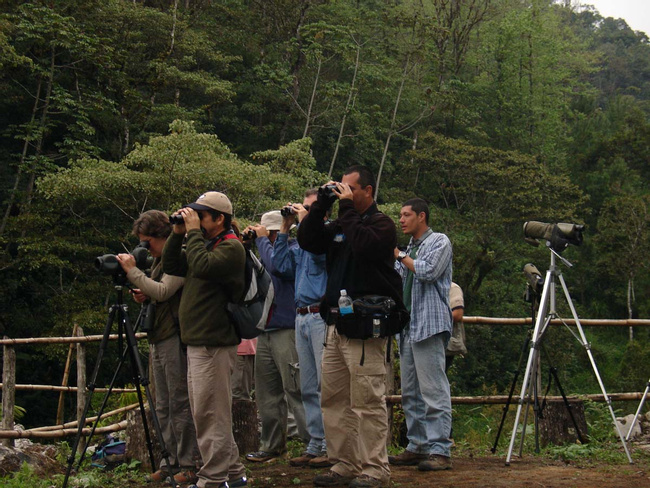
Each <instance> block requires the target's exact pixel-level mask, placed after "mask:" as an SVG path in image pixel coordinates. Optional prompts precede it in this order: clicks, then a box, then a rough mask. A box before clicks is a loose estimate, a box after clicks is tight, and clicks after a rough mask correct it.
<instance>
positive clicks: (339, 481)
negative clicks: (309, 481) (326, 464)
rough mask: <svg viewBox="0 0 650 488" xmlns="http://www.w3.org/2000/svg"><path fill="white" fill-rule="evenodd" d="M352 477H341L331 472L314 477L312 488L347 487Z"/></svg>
mask: <svg viewBox="0 0 650 488" xmlns="http://www.w3.org/2000/svg"><path fill="white" fill-rule="evenodd" d="M353 479H354V476H342V475H340V474H338V473H336V472H334V471H332V470H330V471H328V472H327V473H325V474H319V475H318V476H316V477H314V486H348V485H349V484H350V482H351V481H352V480H353Z"/></svg>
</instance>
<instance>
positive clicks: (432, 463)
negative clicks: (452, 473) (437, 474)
mask: <svg viewBox="0 0 650 488" xmlns="http://www.w3.org/2000/svg"><path fill="white" fill-rule="evenodd" d="M444 469H451V458H450V457H447V456H441V455H440V454H429V458H428V459H427V460H426V461H422V462H421V463H420V464H418V470H419V471H442V470H444Z"/></svg>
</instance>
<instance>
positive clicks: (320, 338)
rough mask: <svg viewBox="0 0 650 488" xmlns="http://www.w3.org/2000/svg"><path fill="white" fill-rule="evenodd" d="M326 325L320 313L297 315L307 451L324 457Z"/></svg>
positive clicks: (297, 339) (297, 337)
mask: <svg viewBox="0 0 650 488" xmlns="http://www.w3.org/2000/svg"><path fill="white" fill-rule="evenodd" d="M325 331H326V325H325V322H324V321H323V319H322V318H321V316H320V315H319V314H317V313H308V314H305V315H300V314H298V315H296V351H298V362H299V364H300V392H301V395H302V404H303V406H304V407H305V422H306V424H307V433H308V434H309V444H308V445H307V449H306V452H308V453H309V454H313V455H314V456H320V455H321V454H322V453H323V452H324V451H326V450H327V448H326V447H325V429H324V428H323V412H322V410H321V405H320V385H321V363H322V360H323V343H324V342H325Z"/></svg>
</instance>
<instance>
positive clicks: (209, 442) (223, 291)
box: [163, 191, 247, 488]
mask: <svg viewBox="0 0 650 488" xmlns="http://www.w3.org/2000/svg"><path fill="white" fill-rule="evenodd" d="M174 216H180V217H182V219H183V223H181V224H175V225H174V227H173V232H172V234H171V236H170V237H169V239H167V243H166V244H165V247H164V249H163V267H164V272H165V273H167V274H170V275H176V276H184V277H185V288H184V291H183V296H182V298H181V303H180V307H179V319H180V329H181V340H182V341H183V343H184V344H186V345H187V384H188V391H189V396H190V407H191V410H192V417H193V419H194V425H195V427H196V433H197V440H198V444H199V450H200V451H201V457H202V458H203V466H202V467H201V469H200V470H199V471H198V473H197V475H196V477H195V482H196V484H194V485H190V486H189V488H213V487H226V488H227V487H228V486H231V487H232V486H246V485H247V481H246V476H245V470H244V466H243V465H242V463H241V462H240V460H239V451H238V449H237V444H235V440H234V439H233V435H232V412H231V402H232V390H231V384H230V376H231V373H232V370H233V367H234V364H235V359H236V355H237V344H239V337H238V335H237V333H236V332H235V327H234V325H233V324H232V323H231V321H230V318H229V315H228V314H227V313H226V305H227V304H228V302H229V301H233V300H237V299H239V298H240V297H241V296H242V295H243V293H244V265H245V261H246V254H245V251H244V247H243V246H242V244H241V242H239V240H238V239H237V237H236V236H235V234H234V232H233V231H232V229H231V222H232V204H231V203H230V200H229V199H228V197H227V196H226V195H224V194H223V193H219V192H213V191H211V192H207V193H204V194H203V195H201V196H200V197H199V198H198V199H197V200H196V202H194V203H191V204H189V205H188V206H186V207H183V208H181V209H179V210H178V211H177V212H176V213H175V214H174ZM186 234H187V240H186V249H183V240H184V238H185V235H186Z"/></svg>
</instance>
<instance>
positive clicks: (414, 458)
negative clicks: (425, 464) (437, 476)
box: [388, 451, 429, 466]
mask: <svg viewBox="0 0 650 488" xmlns="http://www.w3.org/2000/svg"><path fill="white" fill-rule="evenodd" d="M428 457H429V456H428V455H426V454H418V453H417V452H411V451H404V452H403V453H402V454H398V455H397V456H388V463H389V464H393V465H395V466H415V465H416V464H419V463H420V462H421V461H426V459H427V458H428Z"/></svg>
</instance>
